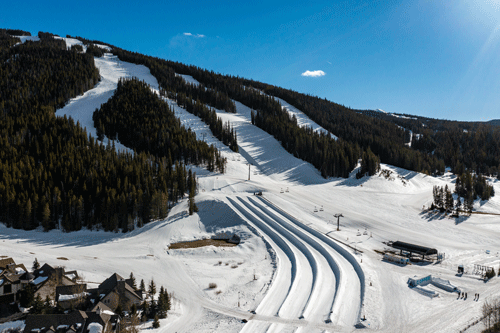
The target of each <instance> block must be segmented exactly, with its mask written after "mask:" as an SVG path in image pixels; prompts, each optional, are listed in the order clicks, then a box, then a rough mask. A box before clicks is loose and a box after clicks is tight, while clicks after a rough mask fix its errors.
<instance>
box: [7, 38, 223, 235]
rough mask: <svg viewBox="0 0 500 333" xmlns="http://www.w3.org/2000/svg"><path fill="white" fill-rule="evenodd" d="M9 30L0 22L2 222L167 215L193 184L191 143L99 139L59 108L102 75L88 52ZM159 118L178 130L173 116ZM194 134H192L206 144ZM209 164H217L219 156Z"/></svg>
mask: <svg viewBox="0 0 500 333" xmlns="http://www.w3.org/2000/svg"><path fill="white" fill-rule="evenodd" d="M10 33H16V34H18V33H19V34H23V32H20V31H14V32H12V31H10ZM10 33H9V30H0V111H1V112H0V133H1V135H0V141H1V142H0V220H1V221H2V222H4V223H5V224H6V225H7V226H9V227H14V228H22V229H26V230H30V229H35V228H39V227H41V228H43V230H51V229H54V228H60V229H61V230H64V231H74V230H79V229H81V228H83V227H86V228H89V229H104V230H107V231H118V230H122V231H124V232H125V231H128V230H131V229H133V228H135V227H140V226H142V225H143V224H145V223H148V222H149V221H151V220H153V219H158V218H163V217H165V216H167V214H168V210H169V207H170V205H172V204H173V203H175V202H176V201H177V200H179V199H180V198H182V197H183V196H184V194H185V193H186V191H188V190H192V191H194V190H195V189H196V179H195V177H193V175H191V173H188V172H187V171H186V168H185V166H184V159H186V158H188V159H193V158H194V157H193V154H192V153H190V155H189V156H188V155H182V154H179V155H175V154H173V156H172V155H171V156H163V155H162V154H160V153H156V154H151V153H150V152H149V151H147V150H146V149H143V150H142V151H138V152H136V153H134V154H130V153H117V152H116V151H115V149H114V147H113V141H109V140H108V141H107V144H106V145H104V144H103V143H102V142H100V141H98V140H96V139H95V138H91V137H89V136H88V135H87V133H86V131H85V130H84V129H82V127H81V126H80V125H79V124H78V123H76V124H75V123H74V122H73V120H72V119H67V118H66V117H64V118H61V117H56V116H55V110H56V109H57V108H60V107H62V106H64V104H65V103H66V102H67V101H68V99H70V98H72V97H75V96H77V95H79V94H82V93H83V92H85V91H86V90H88V89H90V88H93V87H94V86H95V84H97V83H98V81H99V73H98V70H97V69H96V67H95V65H94V58H93V56H92V54H90V53H87V54H86V53H82V52H81V49H79V48H72V49H69V50H67V49H66V45H65V42H64V41H63V40H59V39H54V38H53V35H52V34H49V33H43V32H40V33H39V34H38V37H39V38H40V41H39V42H31V41H26V42H25V43H23V44H20V40H19V38H15V37H12V36H11V35H10ZM25 35H26V34H25ZM156 100H157V98H156V99H152V100H151V101H150V103H156ZM158 119H159V118H158ZM162 126H163V127H162V129H164V130H169V131H171V132H176V131H177V132H178V131H180V129H179V126H177V125H176V124H173V126H174V128H172V129H166V127H165V124H163V125H162ZM184 132H186V135H188V134H189V133H188V131H184ZM192 137H193V135H191V139H190V141H189V142H190V144H192V145H195V146H204V143H203V142H199V141H196V140H195V139H194V138H192ZM205 146H206V145H205ZM205 146H204V147H205ZM204 149H205V150H206V151H209V152H210V153H211V154H213V155H217V152H216V151H214V150H213V149H212V148H210V147H205V148H204ZM186 154H187V153H186ZM199 154H200V155H201V154H202V149H200V152H199ZM196 158H199V159H200V160H202V159H203V158H204V157H203V156H199V157H196ZM207 163H208V162H207ZM214 168H219V165H218V164H217V163H215V162H214Z"/></svg>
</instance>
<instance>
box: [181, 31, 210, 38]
mask: <svg viewBox="0 0 500 333" xmlns="http://www.w3.org/2000/svg"><path fill="white" fill-rule="evenodd" d="M184 36H192V37H196V38H203V37H206V36H205V35H201V34H197V35H193V34H192V33H190V32H185V33H184Z"/></svg>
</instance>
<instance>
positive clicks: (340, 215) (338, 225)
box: [333, 214, 344, 231]
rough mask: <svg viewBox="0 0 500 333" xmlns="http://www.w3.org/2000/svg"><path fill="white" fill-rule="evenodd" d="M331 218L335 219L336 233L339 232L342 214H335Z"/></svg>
mask: <svg viewBox="0 0 500 333" xmlns="http://www.w3.org/2000/svg"><path fill="white" fill-rule="evenodd" d="M333 216H334V217H336V218H337V231H340V218H341V217H344V215H342V214H335V215H333Z"/></svg>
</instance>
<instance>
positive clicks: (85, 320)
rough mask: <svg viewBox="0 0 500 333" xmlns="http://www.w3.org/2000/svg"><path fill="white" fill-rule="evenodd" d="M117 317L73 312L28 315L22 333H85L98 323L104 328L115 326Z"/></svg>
mask: <svg viewBox="0 0 500 333" xmlns="http://www.w3.org/2000/svg"><path fill="white" fill-rule="evenodd" d="M117 321H118V316H117V315H110V314H108V313H103V312H99V313H97V312H90V311H88V312H84V311H79V310H77V311H73V312H71V313H68V314H50V315H28V317H26V321H25V325H26V326H25V328H24V333H32V332H33V333H34V332H37V333H52V332H60V331H61V330H62V329H64V332H66V333H68V332H69V333H71V332H77V333H83V332H87V329H88V327H89V325H91V324H92V323H98V324H99V325H101V326H102V327H103V328H106V326H107V324H108V323H111V324H112V325H113V324H116V322H117Z"/></svg>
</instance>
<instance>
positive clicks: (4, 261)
mask: <svg viewBox="0 0 500 333" xmlns="http://www.w3.org/2000/svg"><path fill="white" fill-rule="evenodd" d="M10 264H15V262H14V259H12V258H4V259H0V269H5V268H7V266H8V265H10Z"/></svg>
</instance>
